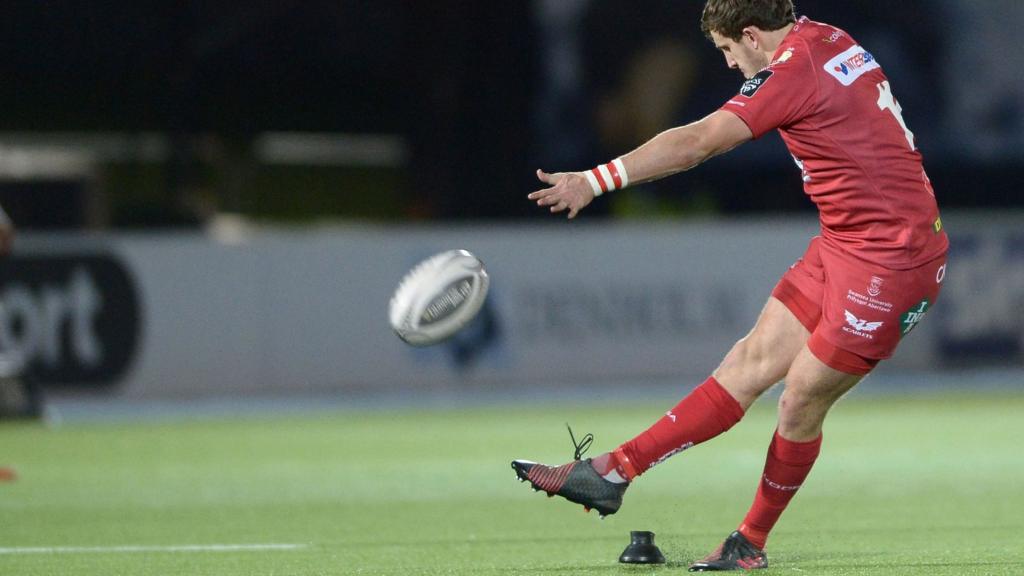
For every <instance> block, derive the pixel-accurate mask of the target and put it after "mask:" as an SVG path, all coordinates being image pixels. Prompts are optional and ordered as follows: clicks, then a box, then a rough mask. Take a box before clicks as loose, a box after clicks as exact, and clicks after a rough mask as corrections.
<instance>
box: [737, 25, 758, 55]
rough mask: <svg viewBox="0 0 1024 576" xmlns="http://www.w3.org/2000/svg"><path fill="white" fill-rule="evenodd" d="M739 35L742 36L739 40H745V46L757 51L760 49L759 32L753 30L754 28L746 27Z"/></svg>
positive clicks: (755, 29)
mask: <svg viewBox="0 0 1024 576" xmlns="http://www.w3.org/2000/svg"><path fill="white" fill-rule="evenodd" d="M740 34H742V38H741V39H742V40H745V41H746V42H747V44H748V45H749V46H750V47H751V48H753V49H754V50H757V49H758V48H759V47H760V45H761V31H760V30H759V29H757V28H755V27H754V26H747V27H746V28H744V29H743V31H742V32H740Z"/></svg>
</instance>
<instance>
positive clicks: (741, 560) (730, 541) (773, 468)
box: [690, 346, 863, 572]
mask: <svg viewBox="0 0 1024 576" xmlns="http://www.w3.org/2000/svg"><path fill="white" fill-rule="evenodd" d="M862 378H863V376H860V375H854V374H846V373H843V372H840V371H838V370H835V369H833V368H830V367H829V366H827V365H825V364H824V363H823V362H822V361H821V360H819V359H818V358H817V357H815V356H814V354H812V353H811V351H810V350H809V349H808V348H807V347H806V346H804V347H803V348H802V349H801V350H800V352H799V353H798V354H797V356H796V358H795V359H794V360H793V364H792V366H791V367H790V369H789V372H788V373H787V374H786V377H785V380H786V387H785V389H784V390H783V392H782V396H781V397H780V398H779V415H778V428H777V430H776V432H775V437H774V438H773V439H772V443H771V447H770V448H769V450H768V458H767V461H766V462H765V468H764V474H763V475H762V477H761V482H760V485H759V487H758V491H757V495H756V496H755V498H754V503H753V505H752V506H751V508H750V511H749V512H748V513H747V516H746V518H744V520H743V524H741V525H740V527H739V529H738V530H737V531H736V532H733V533H732V534H731V535H730V536H729V537H728V538H727V539H726V540H725V542H723V543H722V545H721V546H719V547H718V549H716V550H715V551H714V552H712V553H711V554H710V555H709V556H708V557H707V558H705V559H703V560H701V561H700V562H697V563H695V564H693V566H691V567H690V570H691V571H695V572H704V571H722V570H738V569H742V570H751V569H755V568H767V567H768V557H767V555H766V554H765V553H764V547H765V543H766V541H767V539H768V533H769V532H770V531H771V529H772V528H773V527H774V526H775V523H776V522H777V521H778V519H779V516H781V515H782V512H783V511H784V510H785V509H786V506H787V505H788V504H789V501H790V500H791V499H792V498H793V496H794V495H795V494H796V491H797V490H798V489H799V488H800V486H801V485H802V484H803V481H804V479H805V478H806V477H807V474H808V473H810V471H811V467H812V466H813V465H814V461H815V460H816V459H817V457H818V452H819V451H820V449H821V431H822V424H823V423H824V421H825V416H826V415H827V414H828V411H829V409H830V408H831V407H832V406H833V405H834V404H835V402H836V401H837V400H838V399H839V398H840V397H842V396H843V394H845V393H846V392H848V391H849V390H850V389H851V388H853V387H854V386H855V385H856V384H857V383H858V382H860V380H861V379H862Z"/></svg>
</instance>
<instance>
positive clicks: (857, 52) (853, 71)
mask: <svg viewBox="0 0 1024 576" xmlns="http://www.w3.org/2000/svg"><path fill="white" fill-rule="evenodd" d="M878 68H881V66H879V65H878V61H877V60H875V57H874V56H872V55H871V52H868V51H867V50H865V49H864V48H862V47H861V46H860V45H856V46H851V47H850V48H849V49H847V50H846V51H845V52H843V53H842V54H839V55H837V56H836V57H835V58H833V59H831V60H829V61H828V62H826V63H825V72H828V73H829V74H831V75H832V77H833V78H835V79H836V80H839V83H840V84H842V85H843V86H849V85H851V84H853V83H854V82H856V81H857V78H860V77H861V76H863V75H864V74H866V73H868V72H870V71H872V70H877V69H878Z"/></svg>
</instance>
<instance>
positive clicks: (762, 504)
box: [739, 431, 821, 549]
mask: <svg viewBox="0 0 1024 576" xmlns="http://www.w3.org/2000/svg"><path fill="white" fill-rule="evenodd" d="M820 451H821V436H818V437H817V438H815V439H814V440H811V441H810V442H792V441H790V440H786V439H785V438H783V437H782V436H780V435H779V433H778V431H776V432H775V437H774V438H772V443H771V446H769V447H768V459H767V460H766V461H765V463H764V475H763V476H761V484H760V486H759V487H758V489H757V495H756V496H755V497H754V504H753V505H752V506H751V507H750V511H749V512H747V517H746V518H744V519H743V524H741V525H740V527H739V531H740V533H741V534H743V535H744V536H746V538H747V540H750V543H751V544H753V545H754V546H757V547H758V548H761V549H763V548H764V545H765V543H766V542H767V541H768V533H769V532H771V530H772V528H773V527H774V526H775V523H776V522H778V520H779V516H781V515H782V511H783V510H785V509H786V506H787V505H788V504H789V501H790V500H792V499H793V496H794V495H795V494H796V491H797V489H799V488H800V485H801V484H803V482H804V479H805V478H807V474H808V473H810V471H811V467H812V466H814V461H815V460H816V459H817V458H818V453H819V452H820Z"/></svg>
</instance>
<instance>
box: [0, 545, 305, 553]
mask: <svg viewBox="0 0 1024 576" xmlns="http://www.w3.org/2000/svg"><path fill="white" fill-rule="evenodd" d="M305 547H306V545H305V544H196V545H187V546H50V547H42V546H40V547H26V548H0V554H91V553H97V552H99V553H102V552H265V551H269V550H301V549H303V548H305Z"/></svg>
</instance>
